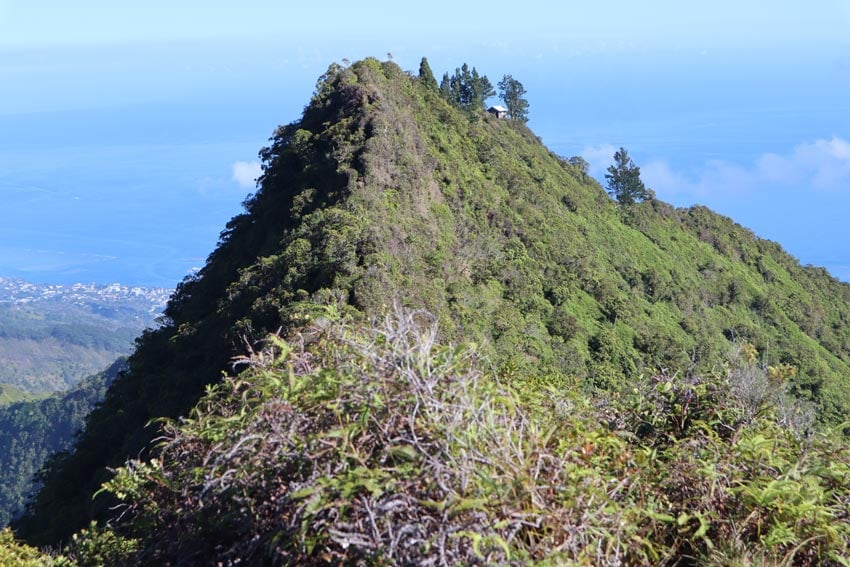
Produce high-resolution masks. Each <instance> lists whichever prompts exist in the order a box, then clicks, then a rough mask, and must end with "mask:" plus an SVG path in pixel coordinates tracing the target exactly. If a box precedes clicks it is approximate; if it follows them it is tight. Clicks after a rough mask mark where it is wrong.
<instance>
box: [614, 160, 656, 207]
mask: <svg viewBox="0 0 850 567" xmlns="http://www.w3.org/2000/svg"><path fill="white" fill-rule="evenodd" d="M605 179H606V181H608V187H607V189H608V194H609V195H611V196H612V197H614V198H615V199H617V201H618V202H619V203H620V204H621V205H631V204H633V203H638V202H640V201H643V200H644V199H648V198H649V197H650V195H651V194H650V192H649V191H648V190H647V188H646V186H644V184H643V181H641V179H640V168H639V167H638V166H636V165H635V162H633V161H632V158H630V157H629V152H627V151H626V149H625V148H620V149H619V150H618V151H617V152H615V153H614V165H611V166H609V167H608V173H606V174H605Z"/></svg>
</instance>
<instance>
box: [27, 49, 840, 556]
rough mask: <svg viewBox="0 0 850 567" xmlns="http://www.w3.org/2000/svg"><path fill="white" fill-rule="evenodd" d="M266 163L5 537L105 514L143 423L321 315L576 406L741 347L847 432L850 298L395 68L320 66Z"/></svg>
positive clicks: (737, 234)
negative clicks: (632, 200) (404, 333)
mask: <svg viewBox="0 0 850 567" xmlns="http://www.w3.org/2000/svg"><path fill="white" fill-rule="evenodd" d="M261 156H262V159H263V161H264V174H263V176H262V178H261V182H260V188H259V189H258V191H257V193H256V194H255V195H254V196H253V197H251V198H250V199H249V200H248V201H247V202H246V205H245V212H244V213H243V214H241V215H239V216H237V217H235V218H234V219H232V220H231V221H230V222H229V223H228V225H227V227H226V229H225V230H224V232H223V233H222V236H221V242H220V244H219V246H218V248H217V249H216V250H215V251H214V252H213V253H212V254H211V255H210V257H209V259H208V261H207V264H206V266H205V267H204V268H203V269H202V270H201V271H200V272H199V273H198V274H197V275H196V276H194V277H192V278H191V279H188V280H186V281H185V282H184V283H183V284H182V285H181V286H180V287H179V288H178V290H177V292H176V293H175V295H174V296H173V298H172V300H171V301H170V303H169V305H168V308H167V309H166V312H165V315H166V320H165V321H164V324H163V326H162V327H161V328H159V329H157V330H153V331H149V332H147V333H146V334H145V335H144V336H143V337H142V338H141V339H140V341H139V342H138V347H137V349H136V351H135V353H134V354H133V355H132V357H131V358H130V361H129V366H130V369H129V371H128V372H127V373H126V374H125V375H123V376H122V377H120V378H119V379H118V380H116V381H115V382H114V383H113V385H112V387H111V388H110V389H109V391H108V392H107V395H106V399H105V402H104V403H103V405H102V406H101V407H99V408H98V409H97V410H96V411H95V412H93V414H92V415H91V416H90V417H89V418H88V420H87V427H86V431H85V433H84V434H83V436H82V437H81V438H80V440H79V442H78V443H77V446H76V450H75V451H74V453H72V454H71V455H69V456H68V457H67V458H64V459H60V460H57V461H55V462H54V463H53V466H52V468H51V470H50V471H49V473H48V475H47V477H46V484H45V487H44V489H43V490H42V491H41V492H40V494H39V497H38V500H37V502H36V503H35V505H34V507H33V508H32V509H31V511H30V513H29V514H28V516H26V517H25V518H23V519H22V520H21V521H20V522H19V523H18V524H17V528H18V530H19V533H20V534H22V535H24V536H25V537H26V538H28V540H29V541H32V542H36V543H55V542H57V541H59V540H62V539H66V538H67V537H68V536H69V535H70V534H71V533H72V532H73V531H74V530H75V529H78V528H80V527H82V526H84V525H86V524H87V523H88V521H89V519H90V518H92V517H101V518H103V517H106V516H107V515H108V514H109V506H110V505H111V504H112V503H114V501H113V500H111V499H110V498H109V497H107V496H105V495H103V494H101V495H100V496H98V497H97V498H95V499H94V500H92V494H94V492H95V491H96V490H97V488H98V487H99V486H100V484H101V483H102V482H103V481H104V480H106V479H108V478H109V477H110V475H109V474H108V472H107V470H106V467H110V466H111V467H114V466H118V465H120V464H122V463H123V462H124V461H125V459H127V458H128V457H137V456H139V455H141V456H144V455H145V454H146V453H145V452H144V450H145V448H146V447H148V444H149V443H150V441H151V439H152V438H153V437H154V436H155V434H156V431H157V427H158V422H154V423H153V425H148V424H149V422H150V421H151V420H152V419H153V418H156V417H161V416H166V417H177V416H180V415H186V414H187V413H188V412H189V411H190V410H191V408H192V407H193V406H194V405H195V404H196V402H197V401H198V399H199V398H200V397H201V396H202V395H203V393H204V389H205V387H206V386H207V385H208V384H211V383H215V382H218V381H219V380H220V377H221V375H222V371H225V370H227V369H228V367H229V366H230V364H231V362H232V361H233V357H235V356H239V355H242V354H244V353H245V352H246V351H248V350H249V349H250V348H252V345H256V342H257V341H259V340H262V339H264V338H265V337H267V336H268V334H269V333H275V332H278V331H280V332H282V333H284V334H285V333H287V332H288V331H289V330H292V329H294V328H297V327H300V326H301V325H303V324H304V322H305V321H307V320H309V319H310V317H311V316H313V315H315V314H317V313H323V312H324V310H326V309H328V308H329V307H328V306H330V308H331V309H333V310H334V311H335V312H337V313H344V314H347V315H350V316H352V317H355V318H357V317H359V318H362V319H368V318H369V317H373V316H377V315H380V314H382V313H384V312H385V311H386V309H387V308H388V306H392V305H393V304H399V305H405V306H409V307H412V308H416V309H418V308H423V309H426V310H427V311H428V312H429V313H431V314H433V316H434V317H435V320H436V321H437V322H438V324H439V329H440V340H441V341H443V342H446V343H456V342H472V343H476V344H477V345H478V347H477V350H478V352H480V354H481V355H482V356H483V357H484V360H487V361H488V362H487V364H489V365H492V368H493V369H495V373H496V375H498V376H500V377H501V379H504V380H508V381H509V380H510V378H511V376H536V377H537V378H538V379H539V380H541V381H543V382H545V383H547V384H550V385H551V386H552V387H555V388H559V389H569V390H571V391H576V392H585V393H587V394H588V395H592V394H593V393H594V392H599V391H606V392H610V393H612V394H615V395H616V394H617V393H618V392H623V391H628V390H629V389H630V388H631V385H632V384H633V383H634V380H635V379H636V378H637V377H638V376H640V375H641V374H645V375H656V374H658V373H661V374H664V375H673V374H677V373H678V374H679V375H680V376H700V375H703V376H709V375H718V374H722V373H723V372H724V369H725V368H726V365H727V364H728V361H729V352H730V349H733V348H735V347H738V348H740V345H742V344H747V345H750V346H749V347H748V348H750V347H751V348H752V349H753V352H757V353H758V357H759V358H758V361H759V363H760V364H761V365H762V366H763V367H764V368H765V369H766V371H768V370H769V372H770V375H771V376H772V377H773V378H774V379H775V380H776V381H778V382H781V383H782V386H783V388H785V389H787V390H788V391H789V392H790V393H792V394H794V395H795V396H797V397H798V398H800V399H803V400H809V401H810V402H811V403H812V404H813V407H814V410H815V413H816V415H817V417H818V419H819V420H820V422H821V423H824V424H830V423H831V424H834V423H837V422H839V421H841V420H843V419H846V417H847V416H848V415H850V412H848V409H850V325H848V323H850V301H848V300H850V286H848V285H846V284H842V283H840V282H838V281H837V280H835V279H834V278H832V277H830V276H829V275H828V274H827V273H826V272H825V271H824V270H821V269H817V268H810V267H802V266H800V265H799V263H798V262H797V261H796V260H795V259H794V258H792V257H791V256H789V255H788V254H786V253H785V252H783V251H782V249H781V248H780V247H779V245H777V244H775V243H773V242H769V241H765V240H761V239H759V238H757V237H756V236H755V235H753V234H752V233H751V232H750V231H748V230H747V229H745V228H743V227H741V226H739V225H737V224H735V223H734V222H733V221H731V220H730V219H727V218H724V217H722V216H720V215H717V214H715V213H713V212H711V211H710V210H708V209H705V208H703V207H694V208H690V209H676V208H674V207H671V206H670V205H668V204H666V203H663V202H661V201H658V200H656V199H649V200H647V201H644V202H642V203H638V204H635V205H633V206H629V207H621V206H619V205H618V204H617V203H615V202H613V201H612V200H611V199H609V197H608V196H607V195H606V194H605V192H604V191H603V190H602V188H601V187H600V186H599V185H598V183H596V182H595V181H594V180H593V179H590V178H588V177H587V176H586V175H585V174H584V173H583V172H582V171H581V170H580V169H578V168H576V167H574V166H572V165H570V164H569V162H568V161H567V160H564V159H561V158H560V157H559V156H556V155H554V154H552V153H551V152H550V151H549V150H547V149H546V147H545V146H544V145H543V144H541V143H540V140H539V139H537V138H536V137H535V136H534V134H533V133H532V132H531V131H529V130H528V129H527V128H526V127H525V126H524V125H522V124H520V123H517V122H514V121H510V120H499V119H496V118H493V117H490V116H488V115H486V113H484V112H478V111H472V112H468V111H467V112H464V111H461V110H460V109H458V108H455V107H454V106H452V105H451V104H449V103H448V102H446V101H445V100H444V99H443V98H442V97H441V96H440V93H439V92H438V91H437V90H436V89H433V88H430V87H428V86H427V85H426V84H425V83H424V82H421V81H419V80H417V79H416V78H415V77H411V76H409V75H407V74H405V73H404V72H402V71H401V69H399V68H398V67H397V66H396V65H395V64H393V63H379V62H378V61H375V60H365V61H362V62H359V63H355V64H354V65H352V66H350V67H348V68H342V67H338V66H333V67H332V68H331V69H330V70H329V72H328V73H327V75H326V76H324V77H323V78H322V79H321V80H320V82H319V84H318V86H317V90H316V93H315V95H314V97H313V99H312V100H311V102H310V104H309V105H308V106H307V108H306V109H305V111H304V114H303V116H302V118H301V119H300V120H298V121H297V122H294V123H292V124H290V125H287V126H283V127H280V128H278V129H277V130H276V131H275V134H274V137H273V138H272V140H271V144H270V146H269V147H268V148H266V149H264V150H263V151H262V152H261ZM257 348H259V347H257ZM768 367H770V368H768ZM771 369H772V370H771Z"/></svg>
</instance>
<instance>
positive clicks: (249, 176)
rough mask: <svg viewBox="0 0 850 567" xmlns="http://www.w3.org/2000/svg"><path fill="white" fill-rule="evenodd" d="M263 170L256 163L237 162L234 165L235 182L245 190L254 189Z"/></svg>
mask: <svg viewBox="0 0 850 567" xmlns="http://www.w3.org/2000/svg"><path fill="white" fill-rule="evenodd" d="M262 173H263V168H262V167H261V166H260V164H259V163H258V162H256V161H237V162H236V163H234V164H233V180H234V181H235V182H236V183H238V184H239V186H240V187H242V188H245V189H249V188H250V189H253V188H254V187H256V185H257V178H258V177H259V176H260V175H262Z"/></svg>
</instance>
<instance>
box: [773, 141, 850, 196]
mask: <svg viewBox="0 0 850 567" xmlns="http://www.w3.org/2000/svg"><path fill="white" fill-rule="evenodd" d="M757 168H758V171H759V172H760V173H761V174H762V176H764V177H765V178H766V179H768V180H770V181H774V182H776V183H782V184H786V185H787V184H792V183H793V184H801V183H804V184H806V185H807V186H809V187H812V188H814V189H840V188H842V187H847V188H848V189H850V142H847V140H844V139H842V138H839V137H837V136H833V137H832V139H831V140H816V141H814V142H807V143H804V144H800V145H798V146H796V147H795V148H794V150H793V151H792V153H791V154H790V155H787V156H781V155H777V154H764V155H763V156H762V157H761V158H760V159H759V161H758V163H757Z"/></svg>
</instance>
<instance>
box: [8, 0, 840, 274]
mask: <svg viewBox="0 0 850 567" xmlns="http://www.w3.org/2000/svg"><path fill="white" fill-rule="evenodd" d="M289 4H290V3H283V2H260V1H243V2H239V3H235V2H210V1H207V2H196V1H183V2H164V1H158V0H154V1H146V2H114V1H113V2H100V1H97V2H95V1H85V0H82V1H77V2H73V3H70V2H60V1H51V2H48V1H38V0H29V1H24V0H20V1H9V0H0V85H2V89H0V203H2V205H0V275H5V276H18V277H24V278H27V279H31V280H35V281H64V282H70V281H107V282H108V281H123V282H126V283H132V284H149V285H168V286H171V285H174V284H176V283H177V282H178V281H179V280H180V279H181V278H182V277H183V276H184V275H186V273H188V271H189V270H191V269H192V268H196V267H198V266H200V265H202V263H203V261H204V258H205V257H206V255H207V254H208V253H209V252H210V251H211V250H212V248H213V247H214V245H215V242H216V239H217V236H218V233H219V231H220V230H221V229H222V228H223V227H224V224H225V222H226V221H227V219H228V218H230V217H231V216H232V215H234V214H236V213H238V212H239V210H240V203H241V202H242V200H243V199H244V198H245V196H246V195H247V194H248V193H249V192H250V191H252V189H253V183H252V178H253V176H254V175H255V173H256V168H257V164H256V154H257V151H258V150H259V149H260V147H261V146H262V145H263V144H264V143H265V142H266V141H267V139H268V136H269V135H270V134H271V132H272V130H273V129H274V127H275V126H276V125H277V124H280V123H286V122H290V121H292V120H295V119H297V118H298V116H299V114H300V112H301V110H302V109H303V106H304V105H305V104H306V103H307V101H308V99H309V96H310V94H311V92H312V90H313V87H314V84H315V80H316V78H317V77H318V76H319V75H320V74H321V73H322V72H323V71H324V70H325V69H326V68H327V66H328V64H329V63H331V62H332V61H340V60H342V59H343V58H348V59H351V60H354V59H358V58H361V57H364V56H369V55H371V56H377V57H379V58H386V57H387V53H392V56H393V59H394V60H395V61H396V62H398V63H399V64H400V65H401V66H402V67H403V68H405V69H411V70H415V69H416V68H417V66H418V63H419V58H420V57H421V56H422V55H426V56H427V57H428V58H429V61H430V62H431V66H432V67H433V68H434V70H435V71H436V72H438V73H440V72H442V71H446V70H451V69H454V67H456V66H459V65H460V64H461V63H463V62H469V63H470V64H471V65H475V66H476V67H477V68H478V69H479V70H480V71H482V72H484V73H486V74H488V75H489V76H490V78H491V80H494V82H495V81H496V80H498V79H499V78H500V77H501V75H502V74H505V73H511V74H512V75H513V76H514V77H516V78H518V79H519V80H521V81H522V82H523V84H524V85H525V86H526V88H527V89H528V98H529V100H530V102H531V121H530V126H531V127H532V129H534V130H535V132H536V133H537V134H539V135H540V136H541V137H542V138H543V141H544V142H545V143H546V144H547V145H548V146H549V147H550V148H551V149H553V150H554V151H556V152H558V153H560V154H564V155H576V154H581V155H584V156H585V157H587V158H588V159H589V160H590V161H591V164H592V166H593V171H594V173H596V174H597V175H599V176H600V177H601V174H602V172H603V171H604V168H605V167H606V166H607V165H608V164H609V163H610V161H611V155H612V154H613V151H614V149H615V148H617V147H619V146H625V147H626V148H628V149H629V150H630V153H631V154H632V156H633V157H634V158H635V160H636V162H637V163H638V164H639V165H640V166H641V167H642V171H643V176H644V180H645V181H646V182H647V184H648V185H650V186H651V187H653V188H654V189H655V191H656V192H657V193H658V195H659V196H660V197H661V198H663V199H665V200H668V201H671V202H673V203H674V204H677V205H690V204H693V203H701V204H706V205H708V206H710V207H712V208H713V209H715V210H718V211H719V212H722V213H723V214H726V215H729V216H731V217H732V218H734V219H735V220H737V221H738V222H740V223H741V224H743V225H745V226H748V227H750V228H752V229H753V230H754V231H755V232H756V233H757V234H759V235H761V236H764V237H767V238H770V239H772V240H776V241H778V242H780V243H781V244H782V245H783V246H784V247H785V248H786V249H787V250H789V251H790V252H791V253H792V254H794V255H795V256H797V257H798V258H799V259H800V260H801V261H802V262H803V263H813V264H817V265H824V266H826V267H828V268H829V269H830V270H831V271H832V272H833V273H834V274H835V275H836V276H838V277H841V278H842V279H845V280H850V250H848V248H847V245H846V243H847V242H848V241H850V238H848V237H850V229H848V224H850V223H848V222H847V218H846V217H847V214H848V212H850V102H848V101H850V34H848V33H847V30H848V29H850V2H847V1H846V0H841V1H813V2H809V3H806V4H805V5H803V3H801V2H788V1H778V2H777V1H774V2H770V3H763V2H748V3H739V2H731V1H726V0H723V1H716V2H711V3H697V2H681V1H676V2H674V1H648V2H642V3H636V2H582V3H553V2H540V1H526V2H523V3H519V4H517V3H506V2H505V3H500V2H488V3H459V2H451V3H450V2H443V1H437V2H428V3H420V4H417V5H415V7H414V5H411V7H410V8H408V7H403V8H402V7H400V5H399V4H398V3H397V2H392V3H391V2H361V3H358V5H357V6H356V7H355V6H354V5H353V4H351V3H349V2H323V3H303V2H299V3H294V4H296V5H289ZM741 4H743V5H741Z"/></svg>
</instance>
